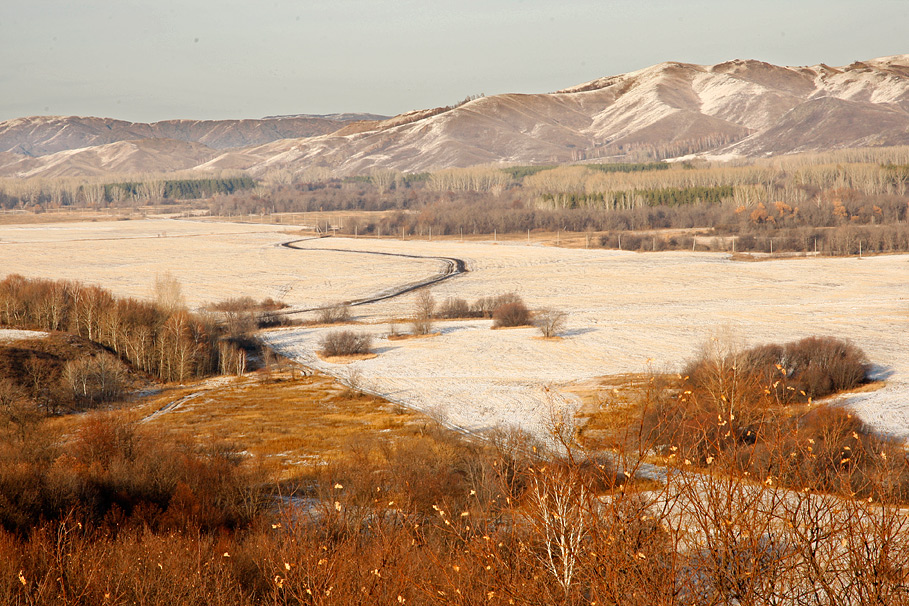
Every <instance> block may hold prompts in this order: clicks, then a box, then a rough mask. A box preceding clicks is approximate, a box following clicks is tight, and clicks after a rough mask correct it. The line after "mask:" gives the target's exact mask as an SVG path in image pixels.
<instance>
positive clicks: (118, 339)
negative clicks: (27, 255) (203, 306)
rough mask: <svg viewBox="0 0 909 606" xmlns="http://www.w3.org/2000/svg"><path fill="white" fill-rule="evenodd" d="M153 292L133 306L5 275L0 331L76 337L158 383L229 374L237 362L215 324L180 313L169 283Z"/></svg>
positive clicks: (79, 287) (75, 286)
mask: <svg viewBox="0 0 909 606" xmlns="http://www.w3.org/2000/svg"><path fill="white" fill-rule="evenodd" d="M156 291H157V293H156V294H157V300H156V301H154V302H151V301H140V300H137V299H129V298H118V297H114V296H113V295H112V294H111V293H110V292H108V291H107V290H104V289H103V288H100V287H98V286H87V285H84V284H80V283H78V282H67V281H52V280H42V279H28V278H24V277H22V276H18V275H10V276H7V277H6V278H5V279H4V280H3V281H2V282H0V325H5V326H12V327H16V328H26V329H34V330H46V331H67V332H71V333H74V334H77V335H80V336H82V337H84V338H86V339H88V340H90V341H94V342H96V343H99V344H101V345H103V346H105V347H107V348H109V349H110V350H111V351H112V352H114V353H115V354H116V355H117V356H119V357H120V358H122V359H123V360H124V361H127V362H129V363H130V364H131V365H132V366H133V367H134V368H136V369H138V370H140V371H142V372H145V373H148V374H149V375H152V376H154V377H157V378H159V379H161V380H164V381H183V380H187V379H190V378H193V377H203V376H207V375H210V374H213V373H216V372H219V371H221V372H233V371H234V369H235V367H236V366H237V364H239V362H238V360H239V359H240V357H241V356H240V353H239V350H238V349H237V347H236V346H234V345H233V344H231V343H229V342H226V341H224V340H223V339H222V338H221V337H222V335H221V329H220V328H219V327H218V325H217V324H216V323H215V322H213V321H212V320H210V319H206V318H203V317H201V316H199V315H197V314H194V313H191V312H189V311H187V310H186V309H185V307H184V306H183V305H182V303H181V300H180V298H179V287H178V285H176V284H175V283H174V282H173V281H172V280H168V279H162V280H160V281H159V283H157V284H156Z"/></svg>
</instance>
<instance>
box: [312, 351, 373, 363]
mask: <svg viewBox="0 0 909 606" xmlns="http://www.w3.org/2000/svg"><path fill="white" fill-rule="evenodd" d="M316 355H317V356H319V359H320V360H324V361H326V362H331V363H332V364H350V363H351V362H356V361H358V360H372V359H373V358H377V357H379V354H375V353H365V354H349V355H346V356H323V355H322V354H320V353H317V354H316Z"/></svg>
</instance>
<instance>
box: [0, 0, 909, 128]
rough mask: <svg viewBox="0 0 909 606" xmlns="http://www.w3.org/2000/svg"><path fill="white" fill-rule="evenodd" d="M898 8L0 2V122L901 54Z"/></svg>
mask: <svg viewBox="0 0 909 606" xmlns="http://www.w3.org/2000/svg"><path fill="white" fill-rule="evenodd" d="M907 24H909V1H907V0H862V1H858V0H848V1H846V0H761V1H754V2H741V1H736V0H579V1H575V0H561V1H557V0H476V1H475V0H459V1H456V2H451V1H447V2H440V1H436V0H397V1H390V0H325V1H323V0H309V1H290V0H243V1H241V0H217V1H214V0H155V1H140V0H0V120H6V119H9V118H15V117H21V116H30V115H39V114H52V115H70V114H72V115H83V116H104V117H112V118H121V119H124V120H131V121H143V122H147V121H155V120H164V119H170V118H195V119H203V118H206V119H208V118H210V119H220V118H258V117H263V116H267V115H277V114H300V113H307V114H324V113H334V112H371V113H379V114H388V115H392V114H397V113H400V112H403V111H408V110H411V109H417V108H426V107H435V106H439V105H449V104H452V103H455V102H457V101H460V100H461V99H463V98H464V97H466V96H468V95H475V94H479V93H484V94H486V95H492V94H496V93H504V92H524V93H539V92H550V91H553V90H557V89H560V88H565V87H568V86H572V85H575V84H580V83H582V82H586V81H588V80H593V79H595V78H599V77H602V76H608V75H614V74H619V73H623V72H627V71H631V70H635V69H640V68H643V67H647V66H649V65H653V64H655V63H659V62H662V61H668V60H672V61H684V62H691V63H702V64H713V63H719V62H721V61H725V60H728V59H734V58H750V59H760V60H763V61H769V62H771V63H777V64H782V65H814V64H817V63H827V64H829V65H846V64H848V63H851V62H853V61H855V60H860V59H871V58H874V57H879V56H884V55H894V54H903V53H909V35H907V34H909V25H907Z"/></svg>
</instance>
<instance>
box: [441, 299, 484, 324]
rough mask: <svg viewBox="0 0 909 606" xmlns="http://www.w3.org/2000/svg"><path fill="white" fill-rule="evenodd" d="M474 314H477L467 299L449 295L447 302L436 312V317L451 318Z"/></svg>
mask: <svg viewBox="0 0 909 606" xmlns="http://www.w3.org/2000/svg"><path fill="white" fill-rule="evenodd" d="M474 316H475V314H474V312H472V311H471V309H470V305H469V304H468V303H467V301H466V300H464V299H459V298H457V297H449V298H448V299H446V300H445V302H444V303H442V305H440V306H439V311H438V312H436V317H438V318H445V319H449V320H454V319H457V318H472V317H474Z"/></svg>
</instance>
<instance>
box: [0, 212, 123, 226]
mask: <svg viewBox="0 0 909 606" xmlns="http://www.w3.org/2000/svg"><path fill="white" fill-rule="evenodd" d="M130 218H132V216H131V215H130V214H129V210H125V211H123V212H116V211H115V212H113V213H107V212H91V211H72V212H70V211H66V212H42V213H33V212H20V211H12V212H10V211H7V212H0V225H43V224H51V223H75V222H78V221H125V220H127V219H130ZM135 218H138V215H137V216H136V217H135Z"/></svg>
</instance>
